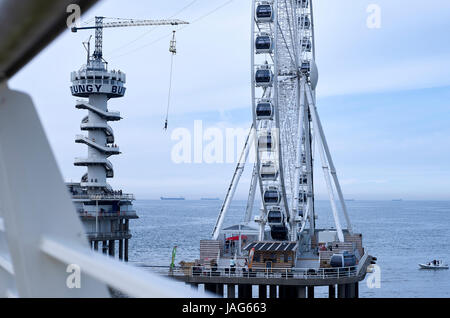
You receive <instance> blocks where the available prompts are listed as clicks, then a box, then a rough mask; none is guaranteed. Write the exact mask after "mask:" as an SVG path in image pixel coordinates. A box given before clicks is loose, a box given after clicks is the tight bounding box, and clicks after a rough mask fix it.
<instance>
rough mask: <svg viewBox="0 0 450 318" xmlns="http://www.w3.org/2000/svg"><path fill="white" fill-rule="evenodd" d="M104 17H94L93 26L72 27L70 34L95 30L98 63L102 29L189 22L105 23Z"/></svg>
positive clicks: (101, 52) (100, 58)
mask: <svg viewBox="0 0 450 318" xmlns="http://www.w3.org/2000/svg"><path fill="white" fill-rule="evenodd" d="M105 19H106V18H105V17H100V16H97V17H95V25H93V26H83V27H73V28H72V32H77V31H78V30H92V29H95V50H94V54H93V57H94V60H97V61H100V60H102V58H103V29H105V28H120V27H132V26H158V25H180V24H189V22H186V21H182V20H178V19H172V20H135V19H115V20H117V21H113V22H105V21H104V20H105Z"/></svg>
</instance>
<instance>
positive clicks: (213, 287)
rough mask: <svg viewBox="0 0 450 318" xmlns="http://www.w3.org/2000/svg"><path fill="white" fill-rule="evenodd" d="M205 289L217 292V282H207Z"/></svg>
mask: <svg viewBox="0 0 450 318" xmlns="http://www.w3.org/2000/svg"><path fill="white" fill-rule="evenodd" d="M205 291H206V292H209V293H212V294H215V293H216V284H205Z"/></svg>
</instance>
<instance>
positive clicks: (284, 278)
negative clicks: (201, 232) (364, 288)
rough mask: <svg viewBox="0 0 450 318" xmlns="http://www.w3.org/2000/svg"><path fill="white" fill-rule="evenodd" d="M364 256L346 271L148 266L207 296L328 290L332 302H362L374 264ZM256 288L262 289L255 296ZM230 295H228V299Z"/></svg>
mask: <svg viewBox="0 0 450 318" xmlns="http://www.w3.org/2000/svg"><path fill="white" fill-rule="evenodd" d="M372 262H373V259H372V256H370V255H367V254H366V255H364V256H363V257H362V258H361V262H360V263H359V264H358V265H357V266H351V267H342V268H319V269H313V268H289V269H284V270H280V269H276V270H275V269H272V270H264V269H255V270H247V269H246V268H234V269H233V268H229V267H209V266H190V267H175V268H170V267H166V266H159V267H158V266H144V267H145V268H146V269H148V270H150V271H151V272H155V273H158V274H160V275H162V276H167V277H170V278H172V279H175V280H177V281H180V282H184V283H186V284H188V285H190V286H191V287H192V288H194V289H199V287H200V286H201V285H203V287H204V290H205V291H206V292H209V293H212V294H215V295H217V296H218V297H224V296H226V298H260V299H265V298H280V299H286V298H315V294H314V290H315V287H323V286H328V297H329V298H358V297H359V282H360V281H363V280H364V278H365V277H366V273H367V269H368V267H369V266H370V264H372ZM253 286H258V288H257V290H258V292H257V293H254V290H253ZM225 291H226V295H225Z"/></svg>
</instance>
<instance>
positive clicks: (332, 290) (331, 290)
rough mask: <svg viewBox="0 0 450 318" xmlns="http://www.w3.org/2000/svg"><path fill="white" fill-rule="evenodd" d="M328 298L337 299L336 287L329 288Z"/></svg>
mask: <svg viewBox="0 0 450 318" xmlns="http://www.w3.org/2000/svg"><path fill="white" fill-rule="evenodd" d="M328 298H336V286H335V285H330V286H328Z"/></svg>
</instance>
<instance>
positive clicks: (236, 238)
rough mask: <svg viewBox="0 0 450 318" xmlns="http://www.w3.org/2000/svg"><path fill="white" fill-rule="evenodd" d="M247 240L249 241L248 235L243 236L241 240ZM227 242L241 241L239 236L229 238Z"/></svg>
mask: <svg viewBox="0 0 450 318" xmlns="http://www.w3.org/2000/svg"><path fill="white" fill-rule="evenodd" d="M246 239H247V235H241V240H246ZM227 241H239V235H236V236H231V237H228V238H227Z"/></svg>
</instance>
